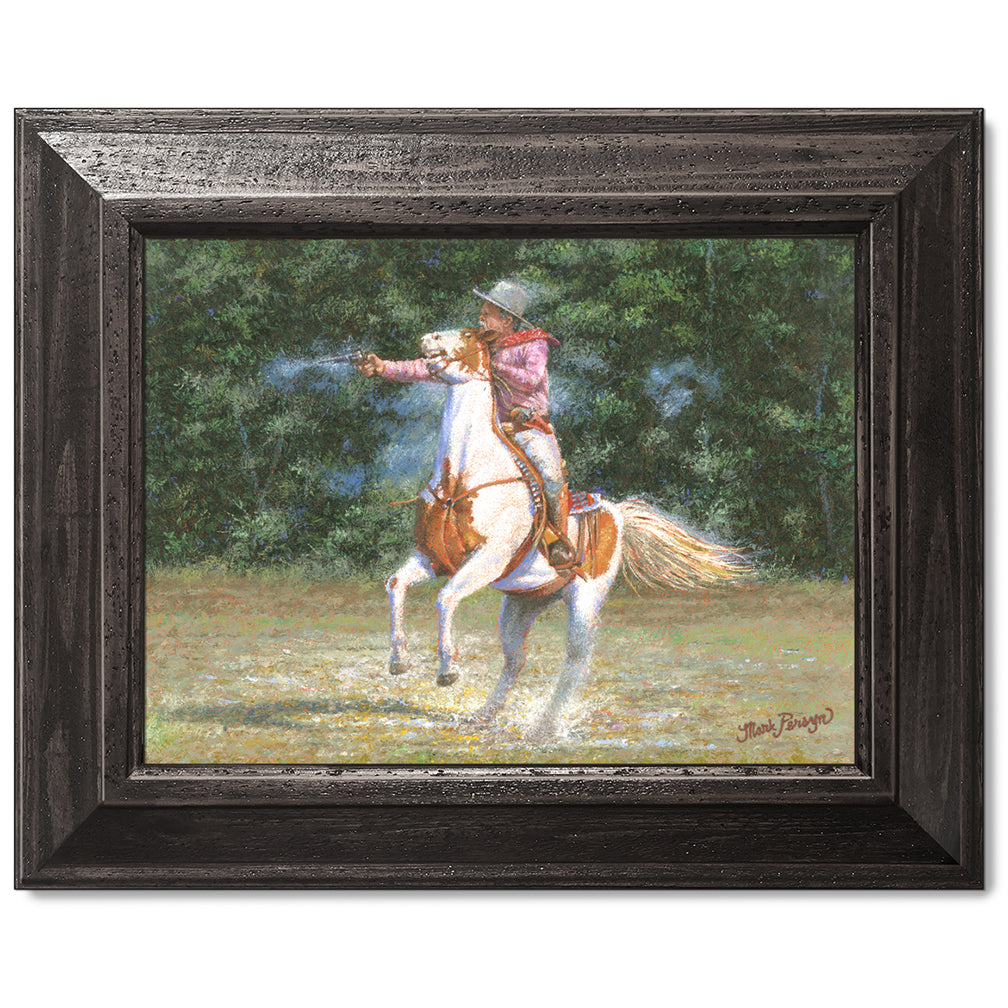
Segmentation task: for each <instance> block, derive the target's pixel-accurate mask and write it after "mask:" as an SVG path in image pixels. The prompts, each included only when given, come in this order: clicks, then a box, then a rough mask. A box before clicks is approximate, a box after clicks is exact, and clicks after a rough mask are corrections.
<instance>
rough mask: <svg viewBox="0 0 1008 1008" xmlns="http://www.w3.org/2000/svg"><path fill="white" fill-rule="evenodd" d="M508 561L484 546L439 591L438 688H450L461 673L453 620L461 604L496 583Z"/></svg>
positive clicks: (495, 551) (497, 552) (496, 551)
mask: <svg viewBox="0 0 1008 1008" xmlns="http://www.w3.org/2000/svg"><path fill="white" fill-rule="evenodd" d="M507 561H508V557H507V556H501V554H500V552H499V551H498V550H495V549H491V548H490V547H488V546H481V547H480V548H479V549H477V550H476V551H475V552H473V553H472V554H471V555H470V557H469V558H468V559H467V560H466V562H465V563H464V564H463V565H462V567H461V568H459V570H458V572H457V573H456V574H455V576H454V577H453V578H452V579H451V580H450V581H449V582H448V583H447V584H446V585H445V586H444V588H442V589H441V591H439V592H438V597H437V608H438V662H439V665H438V677H437V684H438V686H451V685H452V683H454V682H455V680H456V679H458V673H457V672H456V671H455V670H454V669H453V668H452V664H453V662H454V660H455V647H454V645H453V644H452V618H453V617H454V615H455V610H456V609H457V608H458V604H459V602H461V601H462V599H464V598H466V596H468V595H472V594H473V592H477V591H479V590H480V588H485V587H486V586H487V585H488V584H491V583H492V582H494V581H496V580H497V578H498V577H500V573H501V571H502V570H503V569H504V566H505V565H506V564H507Z"/></svg>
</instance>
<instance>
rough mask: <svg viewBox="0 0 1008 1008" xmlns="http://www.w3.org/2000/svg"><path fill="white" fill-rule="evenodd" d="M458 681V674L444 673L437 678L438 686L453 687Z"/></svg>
mask: <svg viewBox="0 0 1008 1008" xmlns="http://www.w3.org/2000/svg"><path fill="white" fill-rule="evenodd" d="M457 679H458V672H442V673H441V674H440V675H439V676H438V677H437V684H438V686H453V685H454V684H455V681H456V680H457Z"/></svg>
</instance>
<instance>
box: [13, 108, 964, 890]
mask: <svg viewBox="0 0 1008 1008" xmlns="http://www.w3.org/2000/svg"><path fill="white" fill-rule="evenodd" d="M981 130H982V121H981V117H980V115H979V113H973V112H954V111H939V112H910V113H906V112H897V111H888V110H883V111H878V112H841V113H823V112H812V111H809V112H796V113H782V112H753V111H742V112H738V111H729V112H709V111H705V112H665V111H662V110H639V111H633V110H631V111H621V110H617V111H578V110H574V111H567V112H563V111H556V112H521V113H514V112H507V111H503V110H442V111H438V112H435V113H430V114H419V113H417V112H415V111H410V110H387V111H383V110H377V111H363V112H355V111H331V110H323V111H313V110H281V111H272V110H258V111H249V112H240V113H239V112H232V111H226V110H210V111H184V110H158V111H144V110H134V111H110V110H86V111H74V112H65V111H60V110H40V111H32V112H24V113H18V116H17V135H18V149H17V157H18V167H17V184H18V203H17V208H18V216H17V235H18V247H17V256H18V258H17V262H18V272H17V300H18V304H17V309H16V311H17V314H16V325H17V328H18V344H17V351H16V353H17V361H18V400H17V401H18V411H19V412H18V429H19V432H20V440H19V443H18V448H17V467H18V473H17V480H18V483H17V489H18V495H19V496H18V503H17V519H18V522H19V531H18V542H17V551H18V552H17V591H18V625H17V634H18V697H17V701H18V718H19V722H18V780H19V789H18V803H19V830H18V840H19V849H18V864H17V867H16V875H15V878H16V884H17V885H19V886H32V887H58V886H70V887H77V886H107V887H129V886H182V887H193V886H200V887H206V886H223V887H237V886H295V887H303V886H312V885H316V886H370V885H382V886H388V885H400V886H481V885H494V886H502V885H503V886H508V885H510V886H530V885H534V886H579V885H583V886H647V885H652V886H653V885H662V886H682V887H689V886H694V887H727V886H777V887H780V886H836V887H857V886H889V887H914V886H916V887H922V886H927V887H976V886H979V885H982V879H983V868H982V841H981V826H982V805H981V737H980V726H981V703H980V695H981V678H980V677H981V666H980V654H981V644H982V637H981V635H982V622H981V613H982V598H981V586H982V578H981V571H982V567H981V563H982V543H981V540H980V529H981V524H980V523H981V435H982V431H981V429H980V410H981V400H980V366H981V365H980V346H981V333H980V326H981V316H980V305H981V301H980V289H981V288H980V263H981V256H980V205H981V195H980V187H981V182H980V169H981V155H980V151H981ZM155 234H156V235H171V234H205V235H231V234H234V235H238V234H245V235H254V234H271V235H280V234H291V235H326V234H330V235H332V234H365V235H366V234H374V235H387V236H391V235H403V236H405V235H416V234H426V235H431V234H438V235H442V236H445V235H464V234H470V235H471V234H486V235H502V234H509V235H515V236H517V235H541V236H546V235H554V234H570V235H574V236H585V235H591V234H606V235H638V236H644V235H656V234H660V235H668V236H672V235H678V236H687V235H695V234H704V235H780V234H797V235H803V234H804V235H822V234H845V235H853V236H854V237H855V241H856V249H857V260H858V262H857V279H858V295H857V303H856V334H857V335H856V341H857V346H856V348H855V359H856V372H857V379H856V381H857V411H856V412H857V429H856V436H857V446H856V449H857V450H856V458H857V466H858V469H857V487H858V489H857V502H856V508H857V516H858V537H857V551H858V567H857V575H856V585H857V628H856V629H857V649H856V653H857V662H858V670H857V675H858V682H857V708H856V710H857V727H856V733H857V739H856V741H857V765H856V766H855V767H846V768H830V767H824V768H818V767H817V768H808V767H804V768H803V767H762V768H760V767H614V768H543V767H525V768H505V767H498V768H452V767H433V768H429V767H410V768H394V767H388V768H379V767H373V768H351V767H342V768H341V767H226V766H218V767H146V766H143V765H142V764H141V763H140V753H141V749H140V737H141V730H142V720H143V711H142V697H143V682H142V674H143V534H142V529H143V493H142V467H143V457H142V451H143V446H142V415H143V414H142V243H143V239H144V237H145V236H147V235H155Z"/></svg>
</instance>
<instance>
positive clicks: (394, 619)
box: [385, 553, 435, 675]
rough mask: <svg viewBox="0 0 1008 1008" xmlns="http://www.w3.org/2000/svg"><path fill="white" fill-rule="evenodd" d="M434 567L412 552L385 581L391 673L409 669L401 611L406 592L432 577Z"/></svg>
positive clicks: (425, 559) (404, 627) (421, 556)
mask: <svg viewBox="0 0 1008 1008" xmlns="http://www.w3.org/2000/svg"><path fill="white" fill-rule="evenodd" d="M434 576H435V575H434V568H433V567H431V565H430V561H429V560H428V559H427V558H426V557H425V556H423V554H421V553H414V554H413V555H412V556H411V557H410V558H409V560H407V561H406V563H404V564H403V565H402V567H400V568H399V570H397V571H396V572H395V574H393V575H392V577H390V578H389V579H388V581H386V582H385V590H386V591H387V592H388V597H389V610H390V614H391V628H390V633H389V636H390V638H391V641H392V655H391V657H390V658H389V665H388V669H389V672H390V673H391V674H392V675H401V674H402V673H403V672H407V671H409V667H410V665H409V659H408V658H407V657H406V625H405V620H404V619H403V611H404V609H405V606H406V592H407V591H408V590H409V588H410V587H411V586H412V585H415V584H420V582H422V581H429V580H430V579H431V578H433V577H434Z"/></svg>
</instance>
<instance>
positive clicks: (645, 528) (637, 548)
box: [617, 498, 752, 591]
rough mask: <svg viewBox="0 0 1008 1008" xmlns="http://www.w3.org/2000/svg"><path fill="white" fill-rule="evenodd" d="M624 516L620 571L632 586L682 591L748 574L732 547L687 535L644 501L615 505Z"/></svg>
mask: <svg viewBox="0 0 1008 1008" xmlns="http://www.w3.org/2000/svg"><path fill="white" fill-rule="evenodd" d="M617 507H618V508H619V509H620V511H621V513H622V514H623V573H624V575H625V576H626V579H627V581H628V582H629V583H630V586H631V587H632V588H634V589H635V590H636V586H637V584H641V585H644V586H647V587H649V588H658V589H665V590H668V589H672V590H674V591H685V590H688V589H691V588H698V587H701V586H703V585H711V584H718V583H722V584H723V583H727V582H729V581H734V580H738V579H740V578H742V577H745V576H747V575H749V574H751V573H752V571H751V568H750V567H749V565H748V564H747V563H746V562H745V560H744V559H743V558H742V557H741V556H740V555H739V554H738V553H737V552H736V551H734V550H732V549H729V548H728V547H725V546H717V545H715V544H714V543H709V542H706V541H705V540H703V539H698V538H697V537H696V536H693V535H690V533H689V532H687V531H686V530H685V529H684V528H682V527H681V526H680V525H678V524H677V523H676V522H675V521H673V519H672V518H671V517H670V516H669V515H667V514H665V513H664V512H663V511H660V510H659V509H658V508H656V507H654V506H652V505H650V504H648V503H646V502H645V501H642V500H639V499H636V498H632V499H630V500H625V501H620V503H619V504H618V505H617Z"/></svg>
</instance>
